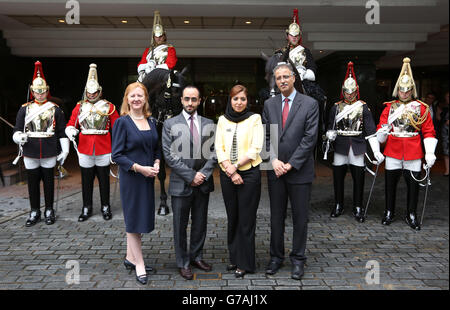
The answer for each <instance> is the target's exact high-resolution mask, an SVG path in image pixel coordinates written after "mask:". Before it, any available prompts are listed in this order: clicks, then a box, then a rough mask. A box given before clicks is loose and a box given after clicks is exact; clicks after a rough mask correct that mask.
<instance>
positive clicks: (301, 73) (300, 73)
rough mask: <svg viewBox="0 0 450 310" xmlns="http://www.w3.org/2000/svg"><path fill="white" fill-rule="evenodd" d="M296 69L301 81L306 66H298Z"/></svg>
mask: <svg viewBox="0 0 450 310" xmlns="http://www.w3.org/2000/svg"><path fill="white" fill-rule="evenodd" d="M297 71H298V74H299V75H300V80H302V81H303V77H304V76H305V74H306V68H305V67H304V66H298V67H297Z"/></svg>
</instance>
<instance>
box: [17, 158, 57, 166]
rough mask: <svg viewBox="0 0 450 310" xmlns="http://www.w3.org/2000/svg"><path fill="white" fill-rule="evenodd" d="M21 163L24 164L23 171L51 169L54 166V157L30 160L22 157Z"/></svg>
mask: <svg viewBox="0 0 450 310" xmlns="http://www.w3.org/2000/svg"><path fill="white" fill-rule="evenodd" d="M23 163H24V164H25V169H36V168H39V167H42V168H53V167H55V166H56V156H54V157H47V158H31V157H25V156H24V157H23Z"/></svg>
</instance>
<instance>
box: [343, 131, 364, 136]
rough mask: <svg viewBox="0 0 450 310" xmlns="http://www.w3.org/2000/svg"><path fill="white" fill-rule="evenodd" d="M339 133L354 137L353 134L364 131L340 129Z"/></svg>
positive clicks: (357, 134)
mask: <svg viewBox="0 0 450 310" xmlns="http://www.w3.org/2000/svg"><path fill="white" fill-rule="evenodd" d="M337 134H338V135H339V136H348V137H353V136H359V135H360V134H362V131H351V130H348V131H347V130H338V131H337Z"/></svg>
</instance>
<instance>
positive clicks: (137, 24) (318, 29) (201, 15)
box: [0, 0, 449, 67]
mask: <svg viewBox="0 0 450 310" xmlns="http://www.w3.org/2000/svg"><path fill="white" fill-rule="evenodd" d="M73 2H78V3H79V8H80V24H68V23H67V22H66V14H67V13H68V12H69V11H70V10H71V9H72V8H73V6H71V4H72V3H73ZM66 4H67V5H68V8H66ZM374 4H379V16H378V15H374V14H377V8H376V7H375V6H374ZM366 5H367V6H368V7H367V8H366ZM294 8H298V10H299V17H300V24H301V26H302V30H303V42H304V45H305V46H307V47H309V48H310V49H311V51H312V53H313V56H314V58H315V59H320V58H321V57H323V56H326V55H329V54H331V53H333V52H335V51H386V52H387V54H386V55H387V56H386V57H385V58H384V61H383V62H382V63H380V65H381V66H385V67H389V66H390V65H391V62H392V66H393V67H396V66H398V59H399V58H401V57H403V55H404V54H405V53H407V54H408V55H411V53H414V64H415V66H419V65H445V64H448V58H449V55H448V19H449V15H448V14H449V11H448V9H449V2H448V1H447V0H378V1H374V0H370V1H366V0H334V1H329V0H298V1H295V5H293V4H292V1H288V0H208V1H206V0H204V1H200V0H164V1H163V0H159V1H157V0H156V1H155V0H153V1H152V0H79V1H73V0H72V1H65V0H33V1H31V0H0V29H1V30H2V32H3V38H4V39H6V43H7V45H8V47H9V48H10V49H11V53H12V54H13V55H16V56H26V57H31V56H33V57H139V56H140V55H141V54H142V52H143V50H144V49H145V48H146V47H147V46H148V45H149V44H150V36H151V30H152V25H153V11H154V10H159V11H160V14H161V17H162V20H163V24H164V27H165V28H166V30H167V37H168V42H170V43H171V44H173V45H174V46H175V47H176V49H177V55H178V56H179V57H238V58H245V57H259V56H260V53H261V51H262V52H265V53H266V54H272V53H273V51H274V50H275V49H276V48H279V47H281V46H283V45H284V44H285V38H284V36H285V32H284V31H285V29H286V28H287V26H288V25H289V23H290V22H291V19H292V11H293V9H294ZM367 17H369V19H372V20H374V19H375V21H376V19H377V17H379V24H368V23H366V19H367Z"/></svg>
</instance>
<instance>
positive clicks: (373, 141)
mask: <svg viewBox="0 0 450 310" xmlns="http://www.w3.org/2000/svg"><path fill="white" fill-rule="evenodd" d="M369 144H370V148H371V149H372V152H373V156H374V157H375V160H376V161H377V164H378V165H379V164H381V163H382V162H383V160H384V156H383V154H381V152H380V143H379V142H378V139H377V138H376V137H372V138H370V139H369Z"/></svg>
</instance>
